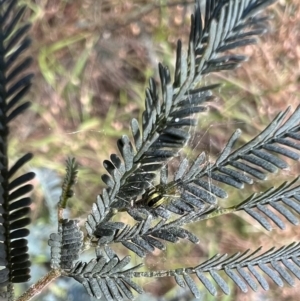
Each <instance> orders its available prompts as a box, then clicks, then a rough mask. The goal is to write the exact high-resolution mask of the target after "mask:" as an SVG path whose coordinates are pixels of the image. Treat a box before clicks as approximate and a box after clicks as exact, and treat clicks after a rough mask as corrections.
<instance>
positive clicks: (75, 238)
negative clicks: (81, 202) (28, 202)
mask: <svg viewBox="0 0 300 301" xmlns="http://www.w3.org/2000/svg"><path fill="white" fill-rule="evenodd" d="M66 163H67V167H66V175H65V178H64V181H63V184H62V192H61V196H60V200H59V203H58V232H57V233H52V234H51V235H50V239H49V241H48V244H49V246H50V247H51V267H52V268H53V269H63V270H69V269H71V268H73V265H74V262H75V260H77V259H78V258H79V253H80V252H81V250H82V246H83V232H82V231H80V228H79V226H78V221H77V220H68V219H64V218H63V210H64V209H65V208H66V206H67V201H68V199H69V198H71V197H72V196H73V194H74V191H73V186H74V184H75V182H76V177H77V172H78V167H77V163H76V161H75V159H74V158H69V159H68V160H67V162H66Z"/></svg>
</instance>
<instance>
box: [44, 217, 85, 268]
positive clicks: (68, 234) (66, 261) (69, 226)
mask: <svg viewBox="0 0 300 301" xmlns="http://www.w3.org/2000/svg"><path fill="white" fill-rule="evenodd" d="M48 245H49V246H50V247H51V267H52V268H53V269H57V268H61V269H65V270H68V269H71V268H73V265H74V261H75V260H77V259H78V258H79V252H80V251H81V247H82V245H83V232H82V231H80V228H79V226H78V221H76V220H67V219H65V220H63V221H62V222H61V224H60V226H59V231H58V233H52V234H51V235H50V239H49V241H48Z"/></svg>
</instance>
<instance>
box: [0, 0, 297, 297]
mask: <svg viewBox="0 0 300 301" xmlns="http://www.w3.org/2000/svg"><path fill="white" fill-rule="evenodd" d="M16 2H17V1H1V2H0V12H1V16H0V30H1V36H0V43H1V45H2V46H1V51H0V60H1V64H2V66H3V68H2V69H1V72H2V75H1V76H0V81H1V82H0V84H1V87H2V88H1V89H0V96H1V99H0V105H1V106H2V107H1V110H2V115H1V116H2V117H1V116H0V117H1V118H0V120H1V127H0V131H1V138H2V140H1V141H0V151H1V156H0V160H1V161H0V163H1V192H2V193H1V198H0V204H1V206H0V214H1V216H0V228H1V231H0V236H1V237H0V238H1V239H0V241H1V242H0V263H1V265H2V266H3V268H2V269H1V270H0V286H2V287H6V286H7V287H8V289H7V290H6V291H4V292H3V293H2V294H1V296H4V297H5V298H6V299H9V300H13V299H14V297H13V286H12V283H14V282H23V281H26V280H28V279H29V269H28V267H29V266H30V262H29V260H28V254H27V246H26V245H27V240H26V239H25V238H24V237H25V236H26V235H28V230H26V229H25V226H26V225H28V224H29V222H30V219H29V218H27V217H25V216H26V215H28V213H29V211H30V210H29V205H30V203H31V200H30V199H29V198H27V197H24V194H25V193H28V192H30V191H31V190H32V186H31V185H29V184H26V183H27V182H28V181H30V180H31V179H32V178H33V176H34V174H33V173H27V174H25V175H23V176H19V177H18V178H16V179H14V180H11V178H12V176H13V175H14V174H15V173H16V172H17V171H18V170H19V169H20V167H21V166H22V165H23V164H24V163H26V162H27V161H28V160H30V159H31V154H26V155H25V156H23V157H22V158H21V159H19V160H18V161H17V162H16V163H15V165H13V166H12V167H11V168H8V159H7V135H8V123H9V122H10V121H11V120H12V119H13V118H14V117H16V116H17V115H18V114H20V113H21V112H23V111H24V110H25V109H26V108H27V107H28V105H29V103H24V104H21V105H19V104H18V103H19V102H20V100H21V99H22V96H23V95H24V93H25V92H26V91H27V90H28V88H29V86H30V78H31V76H30V75H25V76H23V77H21V78H19V74H22V73H23V71H25V70H26V67H27V66H28V64H29V63H30V59H27V58H26V59H25V60H24V61H23V62H21V63H20V64H17V63H16V62H15V61H16V59H17V58H18V56H19V55H20V53H21V52H22V51H23V50H24V49H25V48H26V47H27V46H28V45H29V40H28V39H26V38H23V36H24V34H25V33H26V31H27V30H28V28H29V26H28V25H24V26H23V27H21V28H20V29H15V28H16V24H17V21H18V20H19V19H20V17H21V15H22V12H23V10H24V8H19V10H17V12H16V14H15V15H14V16H13V13H14V12H15V8H14V7H15V6H16ZM273 2H275V1H274V0H218V1H217V0H216V1H211V0H207V1H206V4H205V11H203V12H202V11H201V10H200V1H196V4H195V10H194V14H193V15H192V16H191V28H190V36H189V44H188V50H187V53H186V52H185V51H184V47H183V46H182V43H181V41H179V42H178V44H177V54H176V65H175V68H174V69H175V72H174V75H173V79H171V74H170V71H169V69H168V67H166V66H163V65H162V64H159V66H158V68H159V76H160V83H159V84H158V83H157V82H156V81H155V80H154V79H150V83H149V88H148V89H147V90H146V97H145V111H144V113H143V117H142V124H139V123H138V121H137V120H136V119H133V120H132V121H131V131H132V140H131V139H130V138H129V137H127V136H122V138H121V139H119V140H118V142H117V145H118V148H119V151H120V154H121V156H118V155H116V154H112V155H111V156H110V160H105V161H104V167H105V169H106V171H107V174H104V175H103V176H102V180H103V181H104V182H105V183H106V185H107V187H106V188H105V189H104V190H103V192H102V194H100V195H98V196H97V199H96V202H95V203H94V204H93V206H92V211H91V213H90V214H89V215H88V216H87V220H86V223H85V228H86V231H87V236H86V237H84V234H83V232H82V231H81V230H80V222H79V221H78V220H73V219H66V218H65V216H64V213H65V212H64V211H65V208H66V207H67V201H68V200H69V199H70V198H71V197H72V196H73V194H74V191H73V189H74V188H73V186H74V184H75V182H76V177H77V170H78V165H77V163H76V161H75V159H68V160H67V164H66V176H65V178H64V182H63V184H62V194H61V197H60V199H59V202H58V229H57V232H56V233H52V234H51V235H50V239H49V241H48V244H49V246H50V247H51V268H52V270H51V271H50V272H49V274H48V275H47V276H45V277H44V278H43V279H42V280H41V281H40V282H39V283H38V285H37V286H36V287H32V288H31V289H29V290H28V293H25V294H24V295H23V296H21V297H20V299H19V300H22V301H24V300H29V298H30V297H31V296H32V295H33V294H34V292H36V291H37V289H38V287H40V286H41V283H46V282H47V283H48V282H51V281H52V280H53V279H54V278H55V277H58V276H60V275H63V276H67V277H71V278H74V279H75V280H77V281H78V282H79V283H81V284H82V285H83V286H84V287H85V289H86V290H87V293H88V294H89V295H90V296H91V297H96V298H98V299H99V298H101V297H102V296H103V297H104V298H105V299H107V300H120V301H121V300H127V299H129V300H132V299H133V298H134V294H133V291H136V292H137V293H139V294H141V293H143V290H142V288H141V287H140V286H139V285H137V284H136V282H135V281H134V280H135V278H141V277H143V278H159V277H173V278H174V280H175V281H176V283H177V284H178V285H179V286H181V287H185V288H188V289H189V290H190V291H191V292H192V293H193V295H194V296H195V297H196V298H200V291H199V287H198V285H197V283H196V280H197V279H198V280H199V281H200V283H201V284H202V285H203V286H204V288H205V289H206V290H207V291H208V292H209V293H210V294H212V295H213V296H215V295H216V294H217V292H218V290H221V291H222V292H223V293H225V294H229V293H230V286H229V284H228V280H229V279H231V280H232V281H233V282H234V283H235V284H236V285H237V286H238V287H239V288H240V289H241V290H242V291H243V292H247V291H248V289H249V288H250V289H252V290H254V291H256V290H257V289H258V288H259V287H262V288H263V289H265V290H268V289H269V283H268V280H267V279H266V276H268V277H269V278H270V279H271V280H272V281H273V282H274V283H275V284H276V285H278V286H280V287H281V286H283V284H284V281H285V282H287V283H288V284H289V285H294V282H295V279H294V277H293V275H294V276H295V277H296V278H299V279H300V243H292V244H290V245H288V246H282V247H280V248H278V249H275V248H272V249H270V250H268V251H266V252H264V253H261V248H259V249H257V250H255V251H253V252H250V251H249V250H247V251H245V252H243V253H236V254H234V255H232V256H230V257H227V255H226V254H224V255H219V254H217V255H215V256H214V257H212V258H210V259H208V260H206V261H204V262H202V263H200V264H198V265H197V266H194V267H188V268H185V267H182V268H178V269H172V270H161V271H160V270H157V271H151V272H148V271H146V272H144V271H138V269H139V268H140V267H141V265H142V264H138V265H135V266H133V265H132V264H130V261H131V258H130V256H126V257H124V258H123V259H120V258H119V256H118V255H117V254H116V253H115V252H114V251H113V250H112V249H111V247H110V246H108V245H109V244H110V245H112V244H115V243H119V244H122V245H123V246H124V247H125V248H127V249H128V250H130V251H132V252H133V253H135V254H136V255H138V256H139V257H145V256H146V255H147V254H149V253H152V252H154V251H155V249H159V250H165V249H166V243H167V242H170V243H176V242H178V241H180V240H182V239H186V240H188V241H190V242H192V243H198V242H199V239H198V237H197V236H196V235H195V234H194V233H192V231H189V230H187V229H186V228H185V226H186V225H187V224H190V223H195V222H199V221H202V220H205V219H208V218H213V217H216V216H219V215H222V214H225V213H232V212H237V213H238V212H240V211H244V212H246V213H247V214H249V215H250V216H252V217H253V218H254V219H255V220H256V221H258V222H259V223H260V224H261V225H262V226H263V227H264V228H265V229H267V230H271V229H272V228H273V227H274V225H275V226H277V227H279V228H280V229H284V228H285V221H284V220H282V218H285V219H286V220H287V221H288V222H290V223H292V224H293V225H297V224H298V223H299V220H298V217H297V214H299V213H300V185H299V184H298V182H299V181H298V178H297V179H294V180H293V181H291V182H285V183H283V184H282V185H280V186H279V187H277V188H271V189H268V190H266V191H264V192H262V193H260V194H253V195H251V196H249V197H247V198H246V199H245V200H244V201H241V202H239V203H238V204H237V205H234V206H232V207H224V208H223V207H220V205H219V204H220V202H219V201H220V199H225V198H228V197H229V192H228V191H229V190H228V191H227V188H228V187H229V186H230V187H234V188H237V189H243V188H244V187H245V186H246V185H251V184H253V183H254V182H255V181H257V180H258V181H262V180H265V179H266V176H267V173H275V172H278V171H279V170H282V169H287V168H288V167H289V165H288V161H287V160H286V159H287V158H288V159H292V160H299V159H300V154H299V150H300V143H299V140H300V133H299V130H300V127H299V120H300V106H299V107H298V108H296V110H295V111H294V112H292V113H290V108H288V109H287V110H285V111H283V112H280V113H279V114H278V115H277V116H276V117H275V119H274V120H273V121H272V122H271V123H270V124H269V126H268V127H267V128H266V129H264V130H263V131H262V132H261V133H259V134H258V135H257V136H256V137H254V138H253V139H252V140H251V141H249V142H247V143H245V144H243V145H242V146H239V147H237V148H236V147H235V145H236V143H237V141H238V139H239V137H240V135H241V134H242V133H241V131H240V130H239V129H237V130H236V131H235V132H234V133H233V134H232V136H231V137H230V138H229V140H228V142H227V143H226V145H225V147H224V149H223V150H222V151H221V153H220V155H219V156H218V157H217V158H216V160H215V161H214V162H210V161H209V160H208V159H207V158H206V155H205V153H200V154H199V155H198V157H197V158H196V159H195V160H194V162H191V163H190V162H189V161H188V160H187V159H186V158H183V159H182V158H181V159H182V160H181V162H180V164H179V166H178V168H177V170H176V171H175V173H174V176H173V179H170V177H169V175H168V173H169V172H168V170H169V166H170V164H169V163H170V162H172V161H171V160H173V159H174V158H175V157H178V156H179V152H180V150H181V149H182V148H183V147H184V146H185V145H186V144H187V143H188V142H189V139H190V136H189V131H190V129H191V127H193V126H195V125H196V124H197V120H198V118H201V114H200V113H202V112H204V111H206V110H207V103H208V102H209V101H212V100H213V99H214V97H213V92H212V91H213V89H215V88H216V87H218V86H219V84H211V85H209V86H206V85H204V84H203V77H204V76H206V75H208V74H210V73H212V72H219V71H222V70H231V69H234V68H236V67H238V66H239V65H240V64H241V63H242V62H243V61H245V60H246V59H247V57H246V56H244V55H241V54H238V53H237V49H238V48H240V47H242V46H245V45H250V44H254V43H256V36H259V35H261V34H263V33H265V32H266V28H267V27H266V25H267V24H266V23H267V20H268V18H267V17H266V16H264V15H261V14H260V13H259V12H260V11H261V10H262V9H264V8H266V7H267V6H268V5H270V4H271V3H273ZM159 85H160V88H161V92H159V88H158V87H159ZM16 105H18V106H17V108H15V106H16ZM197 114H199V116H196V115H197ZM157 176H159V177H160V180H159V181H158V180H157ZM158 182H159V183H158ZM224 184H225V185H224ZM123 213H124V214H129V215H130V216H131V217H132V218H133V221H132V223H129V222H128V219H123V220H122V221H119V220H118V219H117V217H119V215H121V214H123ZM91 247H93V248H94V249H95V256H94V258H93V259H91V260H90V261H89V262H82V261H81V260H79V261H78V259H79V257H80V254H81V253H82V252H84V251H85V250H86V249H88V248H91Z"/></svg>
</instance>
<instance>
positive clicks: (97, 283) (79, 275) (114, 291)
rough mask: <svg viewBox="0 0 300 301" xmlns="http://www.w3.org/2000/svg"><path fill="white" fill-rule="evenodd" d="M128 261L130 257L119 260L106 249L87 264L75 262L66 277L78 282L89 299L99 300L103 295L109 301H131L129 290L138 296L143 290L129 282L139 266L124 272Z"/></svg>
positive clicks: (110, 250)
mask: <svg viewBox="0 0 300 301" xmlns="http://www.w3.org/2000/svg"><path fill="white" fill-rule="evenodd" d="M105 255H106V256H105ZM130 260H131V258H130V256H126V257H124V258H123V259H122V260H120V258H119V257H118V256H117V254H116V253H115V252H114V251H113V250H112V249H110V248H109V247H106V248H105V254H103V253H102V252H98V254H97V258H95V259H92V260H91V261H90V262H89V263H85V262H77V264H76V265H75V267H74V268H73V269H72V270H71V271H70V272H69V274H68V275H69V276H70V277H73V278H74V279H75V280H77V281H78V282H80V283H81V284H82V285H83V286H84V287H85V289H86V290H87V293H88V294H89V295H90V296H91V297H96V298H97V299H100V298H101V296H102V295H103V296H104V297H105V298H106V300H109V301H113V300H120V301H121V300H128V299H129V300H132V299H133V298H134V295H133V294H132V292H131V289H133V290H135V291H136V292H138V293H139V294H142V293H143V289H142V288H141V287H140V286H139V285H137V284H136V283H135V282H133V281H132V280H131V278H132V277H133V273H134V270H136V269H138V268H140V266H141V264H139V265H137V266H134V267H131V268H127V269H125V270H124V268H125V267H126V266H127V265H128V264H129V263H130Z"/></svg>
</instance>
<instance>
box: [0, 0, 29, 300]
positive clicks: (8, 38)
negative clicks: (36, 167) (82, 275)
mask: <svg viewBox="0 0 300 301" xmlns="http://www.w3.org/2000/svg"><path fill="white" fill-rule="evenodd" d="M24 10H25V7H24V6H22V7H17V1H15V0H12V1H1V2H0V73H1V74H0V87H1V89H0V99H1V101H0V110H1V117H0V132H1V141H0V152H1V156H0V166H1V176H0V177H1V195H0V204H1V206H0V214H1V217H0V223H1V224H0V232H1V235H0V236H1V243H0V262H1V266H3V267H4V269H2V270H1V273H0V274H1V275H0V283H1V284H0V285H1V287H5V286H7V285H8V287H9V290H8V292H7V293H3V294H4V295H7V296H8V297H9V298H10V299H12V298H13V289H12V286H11V285H10V284H11V283H19V282H25V281H27V280H28V279H29V278H30V270H29V267H30V261H29V255H28V254H27V251H28V248H27V240H26V239H24V237H26V236H27V235H28V234H29V231H28V230H27V229H25V227H26V226H27V225H28V224H29V223H30V218H28V217H27V216H28V215H29V214H30V207H29V206H30V204H31V200H30V198H28V197H25V194H28V193H29V192H30V191H31V190H32V189H33V186H32V185H30V184H27V183H28V182H29V181H31V180H32V179H33V177H34V173H32V172H29V173H26V174H24V175H21V176H18V178H16V179H14V180H13V179H12V176H13V175H14V174H15V173H18V172H19V170H20V168H21V167H22V166H23V165H24V164H25V163H26V162H28V161H29V160H30V159H31V158H32V154H26V155H24V156H23V157H21V158H20V159H19V160H18V161H17V162H16V163H15V164H14V165H13V166H12V167H11V168H9V167H8V157H7V136H8V133H9V122H10V121H11V120H12V119H14V118H15V117H17V116H18V115H19V114H21V113H22V112H23V111H24V110H25V109H27V108H28V107H29V105H30V102H22V99H23V96H24V95H25V93H26V92H27V91H28V89H29V87H30V85H31V84H30V79H31V78H32V75H31V74H26V70H27V69H28V66H29V65H30V63H31V58H28V57H27V58H23V59H22V61H19V56H20V55H21V53H22V52H23V50H24V49H26V48H27V47H28V46H29V44H30V41H29V39H28V38H26V33H27V32H28V30H29V28H30V25H28V24H25V25H23V26H22V27H18V23H19V20H20V18H21V17H22V15H23V12H24Z"/></svg>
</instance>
